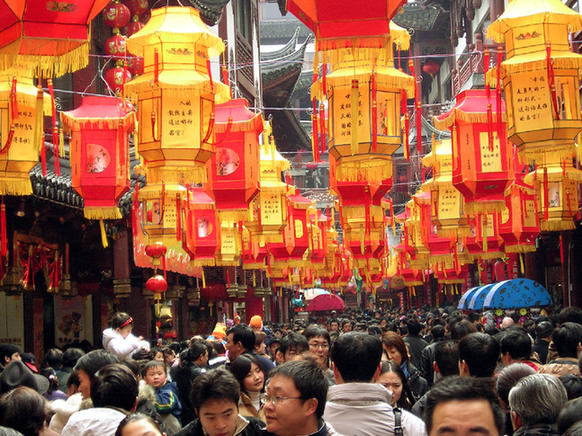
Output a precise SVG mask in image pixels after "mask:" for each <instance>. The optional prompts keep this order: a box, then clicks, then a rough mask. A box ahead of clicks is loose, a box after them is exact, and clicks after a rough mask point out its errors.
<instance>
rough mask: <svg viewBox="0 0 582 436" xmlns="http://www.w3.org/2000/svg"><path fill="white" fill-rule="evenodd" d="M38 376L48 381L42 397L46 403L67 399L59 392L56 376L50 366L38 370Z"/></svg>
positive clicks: (65, 395)
mask: <svg viewBox="0 0 582 436" xmlns="http://www.w3.org/2000/svg"><path fill="white" fill-rule="evenodd" d="M40 375H42V376H43V377H46V378H47V380H48V381H49V387H48V389H47V391H46V392H45V393H44V397H45V398H46V399H47V400H48V401H54V400H66V399H67V394H65V393H63V392H61V391H60V390H59V379H58V378H57V374H56V372H55V370H54V369H53V368H51V367H50V366H48V367H46V368H42V369H41V370H40Z"/></svg>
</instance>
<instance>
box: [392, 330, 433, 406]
mask: <svg viewBox="0 0 582 436" xmlns="http://www.w3.org/2000/svg"><path fill="white" fill-rule="evenodd" d="M382 345H383V346H384V351H385V352H386V354H387V355H388V358H389V359H390V360H391V361H393V362H394V363H396V364H397V365H399V366H400V368H402V371H403V372H404V375H405V376H406V380H407V381H408V384H409V386H410V389H411V390H412V393H413V394H414V398H415V400H417V399H419V398H420V397H422V396H423V395H424V394H425V393H426V391H427V390H428V383H427V381H426V380H425V379H424V378H423V377H422V376H421V375H420V371H419V370H418V368H417V367H416V366H414V365H413V364H412V362H410V359H409V357H408V350H407V349H406V344H405V343H404V340H403V339H402V337H401V336H400V335H399V334H398V333H395V332H390V331H389V332H386V333H384V335H383V336H382Z"/></svg>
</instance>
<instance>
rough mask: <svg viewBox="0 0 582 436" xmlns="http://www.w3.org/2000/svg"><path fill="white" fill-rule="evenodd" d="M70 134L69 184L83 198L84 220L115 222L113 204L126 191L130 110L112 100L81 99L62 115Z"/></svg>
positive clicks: (131, 122) (132, 121)
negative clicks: (70, 183)
mask: <svg viewBox="0 0 582 436" xmlns="http://www.w3.org/2000/svg"><path fill="white" fill-rule="evenodd" d="M62 115H63V122H64V123H65V124H66V125H67V127H68V128H69V129H70V130H71V131H72V139H71V143H70V160H71V182H72V186H73V188H74V189H75V190H76V191H77V192H78V193H79V194H80V195H81V196H82V197H83V201H84V208H83V211H84V214H85V218H88V219H119V218H121V213H120V212H119V209H118V208H117V203H118V201H119V199H120V198H121V196H122V195H123V194H124V193H126V192H127V191H128V190H129V162H128V160H129V138H128V136H129V133H130V132H132V131H133V130H134V129H135V114H134V112H133V111H132V108H131V106H128V105H127V103H125V102H123V101H121V100H119V99H117V98H115V97H97V96H93V97H83V100H82V102H81V106H80V107H78V108H77V109H74V110H72V111H68V112H63V113H62Z"/></svg>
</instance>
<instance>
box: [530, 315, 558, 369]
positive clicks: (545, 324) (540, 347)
mask: <svg viewBox="0 0 582 436" xmlns="http://www.w3.org/2000/svg"><path fill="white" fill-rule="evenodd" d="M553 331H554V325H553V324H552V323H551V322H550V321H542V322H540V323H539V324H538V325H536V327H535V332H536V342H535V344H534V346H533V351H535V352H536V353H538V357H539V359H540V362H541V363H542V364H545V363H548V348H549V346H550V342H551V341H552V333H553Z"/></svg>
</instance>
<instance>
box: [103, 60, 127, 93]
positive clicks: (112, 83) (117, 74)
mask: <svg viewBox="0 0 582 436" xmlns="http://www.w3.org/2000/svg"><path fill="white" fill-rule="evenodd" d="M103 79H104V80H105V83H107V86H108V87H109V89H110V90H111V91H113V92H114V93H115V94H117V95H122V93H123V88H124V87H125V85H126V84H127V83H128V82H129V81H130V80H131V73H130V72H129V70H128V69H127V67H124V66H123V62H122V61H117V62H116V64H115V66H114V67H113V68H109V69H108V70H107V71H106V72H105V74H104V75H103Z"/></svg>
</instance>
